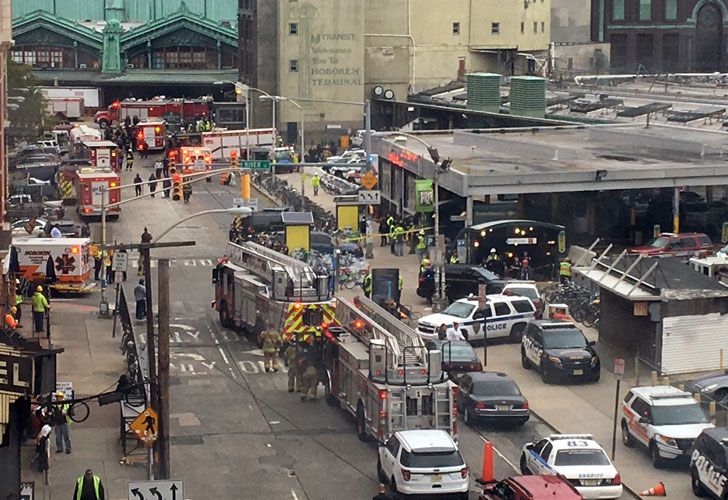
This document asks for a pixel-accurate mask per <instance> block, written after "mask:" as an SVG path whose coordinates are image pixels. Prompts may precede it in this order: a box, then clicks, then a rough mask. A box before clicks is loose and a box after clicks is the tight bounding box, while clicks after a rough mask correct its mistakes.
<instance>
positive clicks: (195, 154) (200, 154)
mask: <svg viewBox="0 0 728 500" xmlns="http://www.w3.org/2000/svg"><path fill="white" fill-rule="evenodd" d="M179 158H180V160H181V164H182V173H184V174H185V175H187V174H199V173H203V172H211V171H212V153H211V151H210V148H203V147H196V146H183V147H181V148H179Z"/></svg>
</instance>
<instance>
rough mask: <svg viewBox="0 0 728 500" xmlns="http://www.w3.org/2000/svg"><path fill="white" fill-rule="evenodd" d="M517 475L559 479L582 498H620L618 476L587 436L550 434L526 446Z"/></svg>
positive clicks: (605, 456)
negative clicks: (571, 486)
mask: <svg viewBox="0 0 728 500" xmlns="http://www.w3.org/2000/svg"><path fill="white" fill-rule="evenodd" d="M521 472H522V473H523V474H547V475H560V476H563V477H565V478H566V479H567V480H568V481H569V482H570V483H571V484H572V485H574V487H575V488H576V489H577V490H578V491H579V493H580V494H581V496H582V497H583V498H619V497H620V496H622V480H621V478H620V476H619V473H618V472H617V469H615V468H614V465H612V462H611V461H610V460H609V457H608V456H607V454H606V453H605V452H604V450H603V449H602V447H601V446H599V444H598V443H597V442H596V441H594V437H593V436H592V435H591V434H551V435H550V436H548V437H545V438H543V439H541V440H540V441H537V442H535V443H527V444H526V445H525V446H524V447H523V452H522V454H521Z"/></svg>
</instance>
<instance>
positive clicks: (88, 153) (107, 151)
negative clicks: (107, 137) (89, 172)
mask: <svg viewBox="0 0 728 500" xmlns="http://www.w3.org/2000/svg"><path fill="white" fill-rule="evenodd" d="M81 148H82V151H83V156H84V157H86V158H88V161H89V163H91V165H93V166H94V167H99V168H107V167H109V168H113V169H114V170H117V169H118V163H117V157H116V155H117V154H118V152H117V149H118V146H117V145H116V144H115V143H113V142H111V141H81Z"/></svg>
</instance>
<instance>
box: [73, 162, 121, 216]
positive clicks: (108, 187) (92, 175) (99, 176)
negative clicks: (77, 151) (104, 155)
mask: <svg viewBox="0 0 728 500" xmlns="http://www.w3.org/2000/svg"><path fill="white" fill-rule="evenodd" d="M74 184H75V187H76V211H77V212H78V214H79V215H80V216H81V217H96V216H100V215H101V197H102V196H103V193H104V192H105V193H106V201H105V203H106V205H110V204H113V203H118V202H120V201H121V189H120V188H119V186H121V178H120V177H119V174H117V173H116V172H114V170H113V169H111V168H93V167H81V168H79V169H78V170H77V171H76V177H75V180H74ZM120 213H121V207H120V206H119V205H116V206H114V207H109V208H108V209H107V210H106V216H107V217H109V218H118V217H119V214H120Z"/></svg>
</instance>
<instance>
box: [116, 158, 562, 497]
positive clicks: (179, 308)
mask: <svg viewBox="0 0 728 500" xmlns="http://www.w3.org/2000/svg"><path fill="white" fill-rule="evenodd" d="M151 164H152V160H151V159H150V160H147V161H146V162H141V161H139V160H137V163H136V166H135V172H133V173H128V172H125V173H124V181H125V183H126V182H129V181H131V179H132V178H133V175H132V174H135V173H136V171H139V170H140V167H141V171H142V177H143V178H146V177H148V176H149V173H150V172H151V168H150V167H151ZM145 165H146V166H145ZM127 177H128V178H127ZM255 195H256V193H254V196H255ZM257 196H258V198H259V203H261V204H263V205H265V204H269V201H267V200H266V199H265V198H264V197H263V196H262V195H260V194H258V195H257ZM237 197H238V187H237V186H235V187H230V186H221V185H220V184H219V182H217V179H214V181H213V182H211V183H204V182H203V183H197V184H196V185H195V188H194V190H193V196H192V199H191V201H190V203H189V205H185V204H183V203H181V202H172V201H171V200H166V199H160V196H159V195H158V196H157V197H156V198H154V199H151V198H149V199H145V200H141V201H139V202H134V203H130V204H128V205H125V206H124V208H123V212H122V215H121V218H120V220H119V222H115V223H111V226H112V233H113V238H114V239H116V240H117V241H138V238H139V235H140V234H141V232H142V230H143V228H144V226H148V227H149V230H150V232H151V233H152V234H153V235H154V234H159V232H161V231H162V230H163V229H164V228H166V227H168V226H169V225H171V224H172V223H174V222H176V221H177V220H179V219H180V218H182V217H184V216H185V215H189V214H192V213H196V212H199V211H202V210H207V209H213V208H223V207H229V206H232V200H233V198H237ZM229 224H230V217H229V216H227V215H224V214H215V215H214V216H212V215H208V216H202V217H199V218H194V219H191V220H190V221H188V222H186V223H184V225H181V226H179V227H178V228H177V229H176V230H175V231H174V232H172V233H170V235H169V236H168V237H167V238H166V239H167V240H169V241H173V240H186V239H194V240H195V241H196V242H197V244H196V245H195V246H194V247H189V248H175V249H166V250H155V251H153V258H160V257H169V258H173V259H175V260H174V261H173V262H172V268H171V272H170V276H171V283H170V293H171V301H172V318H171V324H172V339H171V340H172V344H171V345H172V355H171V366H170V372H171V395H172V403H171V408H172V415H171V449H172V471H173V476H174V477H175V478H178V479H184V480H185V486H186V493H187V496H188V497H189V498H241V497H245V498H277V499H278V498H280V499H283V498H291V499H293V500H302V499H304V498H305V499H321V500H328V499H331V500H338V499H341V498H352V499H366V498H371V496H372V495H373V494H374V492H375V490H376V484H377V478H376V444H375V443H363V442H361V441H359V440H358V439H357V437H356V434H355V433H354V423H353V420H352V419H351V418H350V417H349V416H348V415H347V414H346V413H345V412H344V411H343V410H341V409H339V408H332V407H330V406H328V405H327V404H326V403H325V402H324V401H323V400H318V401H315V402H307V403H301V402H300V400H299V399H298V397H297V395H295V394H289V393H288V392H287V390H286V381H287V375H286V373H285V369H281V371H280V372H278V373H265V372H264V370H263V368H262V364H263V358H262V353H261V352H260V351H259V350H258V349H257V347H256V346H255V345H253V344H252V343H251V342H250V341H249V340H248V339H246V338H245V336H244V335H242V334H240V333H238V332H234V331H231V330H227V329H224V328H222V327H221V325H220V323H219V321H218V319H217V314H216V313H215V311H214V310H213V309H211V307H210V303H211V301H212V299H213V296H214V294H213V287H212V285H211V279H210V278H211V269H212V267H213V266H214V265H215V263H216V260H217V258H218V257H220V256H221V255H223V254H224V253H225V244H226V241H227V230H228V226H229ZM131 260H132V264H133V263H134V260H135V256H134V255H132V256H131ZM153 271H154V269H153ZM155 281H156V277H155ZM153 286H154V290H155V291H156V284H154V285H153ZM320 390H321V389H320ZM550 432H552V429H551V428H550V427H549V426H548V425H546V424H545V423H544V422H542V421H541V420H540V419H538V418H536V417H535V416H532V418H531V420H530V421H529V422H528V423H526V424H525V425H524V426H523V427H521V428H517V429H511V428H502V427H485V426H484V427H478V428H476V429H471V428H468V427H467V426H465V425H464V424H463V423H462V421H459V440H460V448H461V452H462V454H463V456H464V458H465V460H466V463H467V464H468V465H469V466H470V468H471V471H472V473H471V478H472V477H476V476H480V471H481V467H482V454H483V440H484V439H486V438H487V439H490V440H491V441H492V442H493V444H494V447H495V461H494V465H495V475H496V477H498V478H502V477H505V476H508V475H512V474H514V473H516V472H517V466H518V461H519V458H520V453H521V448H522V446H523V444H524V443H526V442H529V441H532V440H535V439H537V438H539V437H541V436H543V435H546V434H549V433H550ZM477 490H478V488H477V485H476V484H475V483H474V482H473V483H472V488H471V492H472V493H471V498H476V497H477V494H476V492H477Z"/></svg>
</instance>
